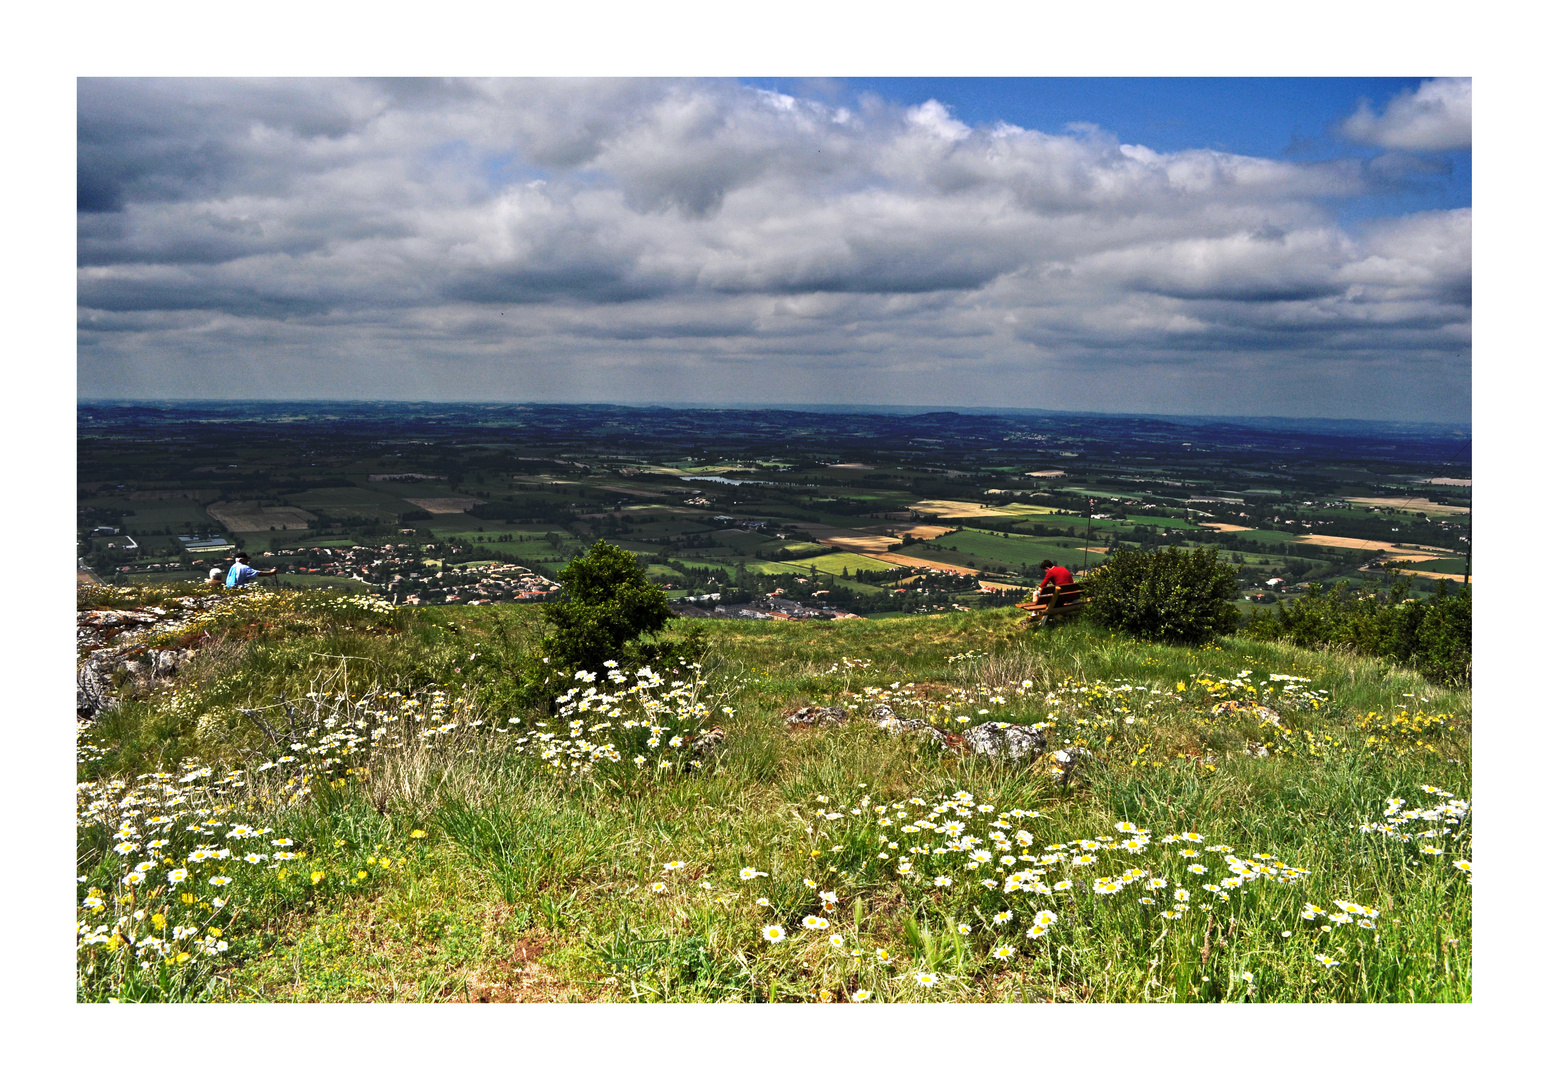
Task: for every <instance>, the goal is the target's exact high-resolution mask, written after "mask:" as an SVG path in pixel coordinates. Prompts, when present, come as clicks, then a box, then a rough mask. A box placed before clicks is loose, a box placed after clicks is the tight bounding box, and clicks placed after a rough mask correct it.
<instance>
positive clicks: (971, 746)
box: [963, 722, 1048, 761]
mask: <svg viewBox="0 0 1549 1080" xmlns="http://www.w3.org/2000/svg"><path fill="white" fill-rule="evenodd" d="M963 745H964V747H965V748H966V749H968V750H969V751H971V752H973V753H975V754H980V755H982V756H984V757H987V758H994V759H999V760H1003V761H1021V760H1022V759H1023V758H1026V759H1028V760H1029V761H1032V760H1036V759H1037V758H1038V757H1039V756H1040V755H1041V754H1042V753H1043V752H1044V750H1045V749H1047V748H1048V741H1047V740H1046V739H1045V738H1044V737H1043V732H1041V731H1038V730H1036V729H1034V728H1031V727H1026V726H1023V725H1020V724H1006V723H1001V722H991V723H988V724H979V725H978V726H976V727H971V728H969V729H968V730H967V731H965V732H963Z"/></svg>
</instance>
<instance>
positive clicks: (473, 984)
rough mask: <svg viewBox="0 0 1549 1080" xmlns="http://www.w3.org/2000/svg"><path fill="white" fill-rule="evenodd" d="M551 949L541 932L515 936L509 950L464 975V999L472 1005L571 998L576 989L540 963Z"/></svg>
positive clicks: (576, 995) (575, 995) (572, 998)
mask: <svg viewBox="0 0 1549 1080" xmlns="http://www.w3.org/2000/svg"><path fill="white" fill-rule="evenodd" d="M553 949H554V941H553V939H552V938H551V937H550V936H549V935H548V934H547V933H545V932H543V931H541V930H540V931H534V932H533V933H531V934H528V935H526V936H525V937H522V938H518V939H517V940H516V942H514V943H513V944H512V946H511V949H510V951H509V953H508V954H507V955H506V956H504V957H502V958H499V959H495V960H492V961H490V962H488V963H487V964H486V965H485V966H483V967H481V968H480V969H479V970H477V971H474V972H470V973H469V974H468V976H467V980H466V981H467V986H468V997H467V1000H468V1001H470V1002H473V1003H475V1004H487V1005H494V1004H502V1003H507V1002H544V1001H574V1000H576V999H577V998H578V997H580V996H584V997H587V998H591V997H593V996H594V995H593V994H591V993H587V994H585V995H580V994H578V990H579V988H578V987H577V986H575V985H574V984H573V983H569V982H566V981H565V980H564V979H561V978H559V977H558V976H556V975H555V974H554V973H553V972H552V971H550V970H549V969H548V968H546V967H545V966H544V965H543V964H542V963H541V960H542V958H543V957H544V956H545V955H547V954H548V953H550V952H552V951H553Z"/></svg>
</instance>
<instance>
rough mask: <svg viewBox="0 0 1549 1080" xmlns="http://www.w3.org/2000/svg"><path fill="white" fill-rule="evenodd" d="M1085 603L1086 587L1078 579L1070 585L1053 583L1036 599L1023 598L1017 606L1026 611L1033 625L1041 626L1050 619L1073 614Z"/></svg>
mask: <svg viewBox="0 0 1549 1080" xmlns="http://www.w3.org/2000/svg"><path fill="white" fill-rule="evenodd" d="M1086 605H1087V597H1086V589H1085V588H1084V587H1083V586H1082V584H1081V583H1080V582H1079V581H1078V582H1075V583H1074V584H1071V585H1055V586H1052V587H1051V588H1048V589H1045V590H1044V591H1043V592H1040V593H1039V594H1038V597H1037V599H1034V600H1024V601H1023V602H1022V603H1020V604H1018V605H1017V607H1019V608H1021V609H1022V610H1023V611H1025V612H1027V613H1028V619H1029V621H1030V622H1031V623H1032V625H1033V626H1035V627H1037V626H1043V625H1044V624H1045V623H1047V622H1048V621H1049V620H1050V619H1062V618H1064V617H1065V616H1067V615H1074V614H1075V613H1076V612H1078V611H1080V610H1081V609H1082V608H1084V607H1086Z"/></svg>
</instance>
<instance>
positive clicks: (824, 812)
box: [806, 791, 1311, 962]
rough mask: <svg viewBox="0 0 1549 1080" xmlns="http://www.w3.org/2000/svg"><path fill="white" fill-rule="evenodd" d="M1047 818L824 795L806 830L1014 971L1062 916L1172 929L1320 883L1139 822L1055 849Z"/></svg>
mask: <svg viewBox="0 0 1549 1080" xmlns="http://www.w3.org/2000/svg"><path fill="white" fill-rule="evenodd" d="M1042 817H1043V815H1042V814H1041V813H1040V812H1039V811H1037V810H1024V809H1020V808H1013V809H1007V808H1003V807H997V806H995V805H994V804H991V803H981V802H979V801H978V800H977V799H976V798H975V796H974V795H973V794H972V793H971V792H968V791H958V792H955V793H954V794H952V795H951V796H945V797H937V798H925V797H922V796H914V797H911V798H908V799H903V800H900V801H897V802H885V801H884V802H877V803H873V802H872V800H871V798H870V796H869V795H863V796H861V798H860V799H858V800H856V801H855V803H854V804H853V805H851V804H849V803H847V802H844V801H841V800H838V799H835V798H833V797H830V796H828V795H818V796H816V797H815V798H814V800H813V805H812V806H811V807H810V808H809V809H808V812H807V819H806V826H807V830H806V831H807V836H808V840H809V842H811V843H812V844H813V845H814V854H817V853H818V852H820V851H821V847H822V844H823V843H825V842H827V843H828V844H829V845H830V846H829V849H828V856H829V860H830V862H829V865H828V866H827V867H826V870H825V872H826V873H827V874H829V875H832V876H834V877H837V878H839V879H840V880H841V881H848V882H850V883H852V887H853V886H854V885H859V884H862V883H864V882H866V881H867V880H868V879H872V880H875V879H876V878H877V877H878V876H879V875H885V876H886V877H887V878H889V879H891V880H893V881H894V882H896V883H897V885H898V886H899V887H901V888H902V889H903V891H904V893H905V895H906V896H908V897H910V898H911V899H913V900H914V901H915V902H916V903H924V902H926V901H930V902H933V903H934V904H935V905H937V906H939V907H941V908H943V909H944V910H946V911H947V912H948V913H949V918H950V921H951V923H952V925H954V926H955V927H956V928H957V932H958V934H959V935H961V936H962V937H965V938H970V939H973V940H976V941H979V942H981V943H982V945H983V948H984V949H985V951H986V953H987V954H988V955H989V956H991V957H993V958H994V959H997V960H1002V961H1005V962H1010V961H1011V960H1012V959H1013V957H1014V956H1015V955H1016V949H1015V948H1014V946H1015V945H1016V938H1018V937H1022V938H1026V939H1028V940H1030V941H1037V940H1039V939H1040V938H1043V937H1045V936H1047V935H1049V934H1051V933H1054V932H1056V927H1057V925H1058V923H1059V922H1060V920H1061V918H1062V917H1063V916H1062V912H1063V913H1064V915H1069V914H1071V913H1072V912H1074V911H1075V910H1077V909H1078V908H1080V907H1087V908H1088V911H1089V914H1090V915H1092V916H1095V917H1098V918H1101V917H1103V913H1104V912H1107V913H1109V915H1114V914H1115V913H1117V912H1118V911H1119V908H1118V907H1115V905H1122V906H1123V907H1124V909H1126V910H1131V911H1134V912H1136V913H1138V914H1139V916H1140V917H1141V918H1142V919H1150V918H1153V917H1156V918H1159V919H1160V920H1162V921H1163V922H1169V921H1174V920H1180V919H1184V918H1189V917H1192V914H1191V913H1197V912H1203V911H1207V910H1208V909H1209V908H1211V907H1221V908H1230V907H1231V906H1232V905H1233V903H1234V901H1235V900H1236V899H1237V898H1238V897H1239V896H1242V895H1245V894H1246V893H1248V892H1249V891H1251V890H1253V889H1258V888H1265V887H1275V886H1294V885H1298V884H1300V883H1302V882H1303V881H1305V880H1306V879H1307V878H1308V877H1310V875H1311V871H1310V870H1308V869H1307V868H1305V867H1300V866H1294V865H1291V864H1289V863H1286V862H1284V861H1282V860H1280V859H1278V858H1276V857H1275V856H1274V855H1273V854H1271V853H1268V852H1254V853H1252V854H1251V855H1249V854H1244V855H1239V854H1237V853H1236V851H1235V850H1234V849H1233V848H1232V847H1231V846H1229V845H1226V844H1206V843H1205V840H1206V838H1205V836H1203V835H1202V834H1200V833H1196V832H1180V833H1168V834H1166V835H1164V836H1161V837H1156V836H1154V834H1153V832H1152V831H1151V830H1150V829H1149V828H1145V827H1142V826H1140V825H1137V824H1136V823H1134V822H1131V821H1119V822H1115V823H1114V825H1113V828H1112V832H1111V833H1110V834H1106V835H1100V836H1095V837H1090V838H1079V839H1073V840H1065V841H1061V842H1054V843H1045V842H1043V841H1044V839H1045V837H1044V836H1042V835H1038V834H1037V833H1043V832H1045V829H1044V827H1043V826H1042V825H1041V824H1039V822H1040V819H1041V818H1042ZM1035 830H1037V833H1035ZM1210 863H1215V864H1216V869H1212V868H1211V866H1210V865H1209V864H1210ZM809 884H811V883H810V882H809ZM1094 904H1095V905H1096V909H1095V910H1092V909H1091V908H1090V905H1094ZM997 950H998V951H997Z"/></svg>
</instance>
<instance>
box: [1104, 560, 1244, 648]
mask: <svg viewBox="0 0 1549 1080" xmlns="http://www.w3.org/2000/svg"><path fill="white" fill-rule="evenodd" d="M1086 594H1087V596H1088V598H1089V599H1090V601H1091V603H1090V604H1089V610H1090V612H1091V614H1092V617H1093V618H1095V619H1096V620H1097V622H1098V623H1100V624H1101V625H1103V626H1106V627H1108V628H1109V629H1112V630H1122V631H1124V632H1125V633H1128V634H1134V635H1135V636H1136V637H1139V638H1143V639H1145V640H1147V641H1165V642H1171V643H1177V644H1183V645H1200V644H1203V643H1204V642H1207V641H1210V640H1211V639H1213V638H1215V637H1216V636H1217V635H1220V634H1229V633H1231V632H1232V630H1233V629H1235V628H1236V626H1237V609H1236V607H1234V606H1233V604H1232V600H1233V598H1234V597H1235V596H1236V595H1237V575H1236V573H1235V572H1234V571H1233V570H1232V567H1231V565H1230V564H1228V563H1224V562H1217V560H1216V549H1215V548H1196V549H1194V550H1193V551H1180V550H1178V549H1177V548H1176V547H1169V548H1165V549H1159V550H1156V551H1128V550H1123V551H1118V552H1115V553H1114V555H1113V557H1112V558H1111V559H1109V560H1108V562H1107V563H1106V564H1105V565H1104V566H1101V567H1099V568H1098V569H1097V570H1094V571H1093V572H1092V573H1091V574H1090V575H1089V576H1088V578H1087V581H1086Z"/></svg>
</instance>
